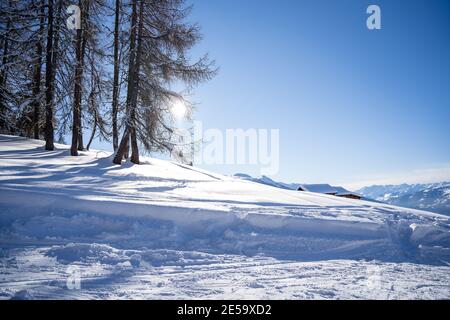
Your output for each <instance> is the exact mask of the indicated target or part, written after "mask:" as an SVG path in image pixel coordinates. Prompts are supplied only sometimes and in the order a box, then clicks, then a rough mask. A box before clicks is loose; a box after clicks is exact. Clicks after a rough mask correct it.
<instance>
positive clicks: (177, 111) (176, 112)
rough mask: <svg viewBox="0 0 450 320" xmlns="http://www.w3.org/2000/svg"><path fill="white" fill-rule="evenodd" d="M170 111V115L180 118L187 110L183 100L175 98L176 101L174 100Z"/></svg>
mask: <svg viewBox="0 0 450 320" xmlns="http://www.w3.org/2000/svg"><path fill="white" fill-rule="evenodd" d="M171 112H172V115H173V116H174V117H175V118H176V119H178V120H181V119H183V118H184V116H185V115H186V112H187V108H186V105H185V104H184V102H183V101H181V100H177V101H175V103H174V104H173V105H172V109H171Z"/></svg>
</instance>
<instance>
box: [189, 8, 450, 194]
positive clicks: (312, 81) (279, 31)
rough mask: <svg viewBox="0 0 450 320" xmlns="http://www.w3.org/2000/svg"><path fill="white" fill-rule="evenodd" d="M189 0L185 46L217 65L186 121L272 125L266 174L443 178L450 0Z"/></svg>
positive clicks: (314, 178) (448, 154)
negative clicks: (371, 13)
mask: <svg viewBox="0 0 450 320" xmlns="http://www.w3.org/2000/svg"><path fill="white" fill-rule="evenodd" d="M193 3H194V9H193V13H192V20H193V21H197V22H198V23H199V24H200V26H201V28H202V33H203V35H204V39H203V41H202V42H201V44H200V45H199V46H198V47H197V48H196V50H195V51H196V52H199V53H200V52H209V54H210V55H211V56H212V57H213V58H214V59H215V60H216V62H217V64H218V65H219V66H220V72H219V74H218V76H217V77H216V78H215V79H213V80H212V81H210V82H208V83H207V84H204V85H201V86H200V87H199V88H198V89H197V90H195V95H194V101H196V102H197V103H199V105H198V108H197V113H196V116H195V117H196V119H198V120H201V121H203V125H204V126H205V127H211V128H220V129H223V130H224V129H226V128H244V129H247V128H279V129H280V171H279V174H278V175H277V176H275V178H278V179H281V180H284V181H298V182H330V183H340V184H345V185H347V186H350V185H355V186H356V185H357V184H365V183H372V182H378V181H380V182H382V181H384V180H386V182H392V183H396V182H399V183H400V182H403V181H405V182H414V181H413V180H417V182H421V181H423V182H428V181H429V180H445V179H448V178H449V172H450V170H449V168H450V165H449V163H450V143H449V141H450V125H449V124H450V90H449V88H450V19H449V18H448V17H449V14H450V1H445V0H444V1H425V0H423V1H407V2H405V1H401V0H396V1H393V0H390V1H359V0H343V1H317V0H314V1H312V0H311V1H298V0H292V1H287V0H286V1H276V2H273V1H265V0H245V1H238V0H226V1H225V0H198V1H194V2H193ZM370 4H377V5H379V6H380V8H381V14H382V29H381V30H373V31H371V30H368V29H367V28H366V19H367V16H368V15H367V14H366V9H367V7H368V5H370ZM204 167H205V168H207V169H212V170H216V171H220V172H223V173H227V174H231V173H234V172H237V171H241V172H242V171H244V172H247V173H250V174H253V175H257V174H258V172H259V169H258V168H257V167H254V166H219V165H217V166H204ZM412 176H414V177H412ZM390 180H392V181H390ZM394 180H395V181H394Z"/></svg>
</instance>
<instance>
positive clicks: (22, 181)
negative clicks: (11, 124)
mask: <svg viewBox="0 0 450 320" xmlns="http://www.w3.org/2000/svg"><path fill="white" fill-rule="evenodd" d="M43 145H44V143H43V141H39V140H31V139H26V138H20V137H13V136H6V135H0V298H3V299H9V298H16V299H47V298H51V299H54V298H63V299H85V298H96V299H115V298H122V299H166V298H177V299H178V298H180V299H192V298H194V299H195V298H214V299H217V298H230V299H258V298H261V299H273V298H281V299H354V298H359V299H360V298H363V299H364V298H367V299H373V298H375V299H376V298H382V299H386V298H388V299H404V298H406V299H415V298H419V299H421V298H425V299H448V298H450V266H449V263H450V220H449V217H447V216H443V215H439V214H434V213H430V212H425V211H419V210H413V209H405V208H400V207H395V206H391V205H386V204H381V203H376V202H367V201H361V200H352V199H345V198H338V197H335V196H327V195H323V194H317V193H309V192H297V191H295V190H286V189H280V188H275V187H271V186H267V185H263V184H259V183H255V182H252V181H246V180H243V179H239V178H235V177H228V176H223V175H220V174H216V173H211V172H207V171H204V170H201V169H198V168H195V167H189V166H185V165H181V164H177V163H174V162H170V161H164V160H158V159H153V158H148V157H142V158H141V162H142V163H141V164H140V165H132V164H129V163H124V164H123V165H122V166H118V165H114V164H112V158H111V154H110V153H108V152H103V151H95V150H93V151H89V152H88V151H86V152H80V156H79V157H72V156H70V154H69V151H68V146H65V145H56V150H55V151H45V150H44V148H43ZM74 272H75V274H76V275H77V277H78V279H80V286H81V288H80V289H77V288H75V289H74V288H71V287H70V286H69V285H68V281H72V280H73V275H74Z"/></svg>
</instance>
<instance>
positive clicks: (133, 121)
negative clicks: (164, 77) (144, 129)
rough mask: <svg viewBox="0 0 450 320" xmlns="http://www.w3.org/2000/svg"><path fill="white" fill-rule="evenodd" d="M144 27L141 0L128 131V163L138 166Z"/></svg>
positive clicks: (142, 2)
mask: <svg viewBox="0 0 450 320" xmlns="http://www.w3.org/2000/svg"><path fill="white" fill-rule="evenodd" d="M143 27H144V1H143V0H141V3H140V6H139V30H138V39H137V43H138V44H137V53H136V61H135V66H134V69H135V70H134V72H135V76H134V77H133V79H134V84H133V93H132V99H131V121H130V125H131V130H130V138H131V159H130V161H131V162H133V163H135V164H139V148H138V143H137V136H136V110H137V98H138V93H139V72H140V69H141V56H142V30H143Z"/></svg>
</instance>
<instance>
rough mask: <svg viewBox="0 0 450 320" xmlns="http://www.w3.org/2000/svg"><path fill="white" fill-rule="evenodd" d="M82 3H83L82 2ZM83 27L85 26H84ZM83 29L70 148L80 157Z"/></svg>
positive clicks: (76, 77) (79, 40) (76, 74)
mask: <svg viewBox="0 0 450 320" xmlns="http://www.w3.org/2000/svg"><path fill="white" fill-rule="evenodd" d="M80 2H81V1H80ZM82 25H83V24H82ZM81 37H82V31H81V29H78V30H77V36H76V42H75V47H76V49H75V50H76V54H75V55H76V66H75V87H74V91H73V94H74V97H73V110H72V111H73V115H72V145H71V146H70V154H71V155H72V156H77V155H78V139H79V124H80V123H79V121H80V104H81V72H82V71H81V68H82V66H81Z"/></svg>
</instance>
